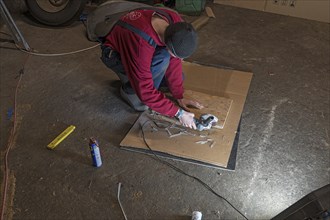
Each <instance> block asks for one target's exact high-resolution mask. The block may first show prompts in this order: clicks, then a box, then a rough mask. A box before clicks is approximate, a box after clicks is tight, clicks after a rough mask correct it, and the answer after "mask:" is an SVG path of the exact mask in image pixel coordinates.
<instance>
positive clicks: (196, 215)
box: [191, 211, 202, 220]
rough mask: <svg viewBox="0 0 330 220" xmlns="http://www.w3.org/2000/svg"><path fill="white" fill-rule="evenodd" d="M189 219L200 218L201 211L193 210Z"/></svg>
mask: <svg viewBox="0 0 330 220" xmlns="http://www.w3.org/2000/svg"><path fill="white" fill-rule="evenodd" d="M191 220H202V213H201V212H199V211H193V213H192V216H191Z"/></svg>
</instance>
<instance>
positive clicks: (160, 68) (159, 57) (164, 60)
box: [101, 45, 170, 93]
mask: <svg viewBox="0 0 330 220" xmlns="http://www.w3.org/2000/svg"><path fill="white" fill-rule="evenodd" d="M101 49H102V56H101V60H102V61H103V63H104V64H105V65H106V66H107V67H108V68H110V69H111V70H113V71H114V72H115V73H116V74H117V75H118V77H119V79H120V81H121V82H122V84H123V89H124V91H125V92H129V93H132V92H133V93H135V92H134V91H133V89H132V86H131V84H130V82H129V80H128V78H127V75H126V73H125V69H124V67H123V65H122V62H121V58H120V54H119V53H118V52H116V51H114V50H112V49H111V48H110V47H106V46H103V45H102V47H101ZM109 55H110V56H109ZM169 63H170V54H169V52H168V51H167V49H166V48H165V47H156V50H155V53H154V55H153V58H152V62H151V66H150V71H151V74H152V79H153V81H154V87H155V88H156V89H158V88H159V85H160V83H161V82H162V80H163V78H164V76H165V72H166V70H167V68H168V65H169Z"/></svg>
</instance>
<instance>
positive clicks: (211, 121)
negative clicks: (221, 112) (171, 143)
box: [194, 114, 218, 131]
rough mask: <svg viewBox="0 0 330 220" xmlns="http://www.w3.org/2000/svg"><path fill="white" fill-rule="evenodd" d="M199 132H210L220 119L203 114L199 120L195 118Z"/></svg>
mask: <svg viewBox="0 0 330 220" xmlns="http://www.w3.org/2000/svg"><path fill="white" fill-rule="evenodd" d="M194 122H195V124H196V127H197V130H198V131H203V130H209V129H211V127H212V126H214V125H215V124H216V123H217V122H218V118H217V117H216V116H215V115H212V114H203V115H201V116H200V117H199V119H197V118H194Z"/></svg>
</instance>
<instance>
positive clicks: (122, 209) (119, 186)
mask: <svg viewBox="0 0 330 220" xmlns="http://www.w3.org/2000/svg"><path fill="white" fill-rule="evenodd" d="M120 188H121V183H118V193H117V199H118V203H119V206H120V209H121V211H122V213H123V215H124V218H125V220H127V216H126V214H125V211H124V208H123V206H122V205H121V202H120V198H119V196H120Z"/></svg>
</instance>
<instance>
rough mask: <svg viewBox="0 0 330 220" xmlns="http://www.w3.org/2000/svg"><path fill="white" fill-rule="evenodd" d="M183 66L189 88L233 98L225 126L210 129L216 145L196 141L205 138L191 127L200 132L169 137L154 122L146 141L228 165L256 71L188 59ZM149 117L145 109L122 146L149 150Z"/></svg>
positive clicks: (180, 155)
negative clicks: (190, 61)
mask: <svg viewBox="0 0 330 220" xmlns="http://www.w3.org/2000/svg"><path fill="white" fill-rule="evenodd" d="M183 70H184V73H185V88H186V89H190V90H193V91H196V92H202V93H206V94H209V95H214V96H220V97H225V98H228V99H232V100H233V101H232V104H231V107H230V111H229V114H228V116H227V121H226V125H225V127H224V128H223V129H211V130H210V131H207V135H208V138H211V139H213V140H215V142H216V144H215V145H214V146H213V147H212V148H211V147H210V146H209V145H208V144H204V145H200V144H196V143H195V142H196V141H199V140H201V138H200V136H198V132H197V131H189V133H194V134H196V132H197V134H196V136H191V135H181V136H179V137H177V138H169V137H168V134H167V133H166V131H162V132H155V133H152V131H151V130H150V126H149V128H146V127H145V128H146V130H145V131H147V132H145V138H146V141H147V143H148V145H149V146H150V147H151V149H152V150H154V151H157V152H162V153H164V154H169V155H172V156H174V157H176V158H184V159H190V160H193V161H200V162H202V163H206V164H212V165H214V166H218V167H227V166H228V161H229V158H230V154H231V152H232V147H233V143H234V140H235V136H236V132H237V128H238V124H239V121H240V117H241V113H242V111H243V107H244V102H245V99H246V95H247V92H248V89H249V85H250V82H251V79H252V73H248V72H241V71H235V70H228V69H226V70H225V69H219V68H215V67H207V66H201V65H198V64H192V63H187V62H184V64H183ZM146 120H148V118H147V116H146V114H145V113H144V114H142V115H141V116H140V117H139V119H138V120H137V121H136V122H135V124H134V125H133V127H132V128H131V130H130V131H129V132H128V134H127V135H126V137H125V138H124V140H123V141H122V142H121V144H120V146H122V147H126V148H130V149H132V148H134V149H135V150H139V149H140V150H141V152H145V151H148V148H147V146H146V145H145V143H144V141H143V138H142V132H141V125H142V124H143V123H144V122H145V121H146ZM148 129H149V130H148ZM187 143H188V144H187Z"/></svg>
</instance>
